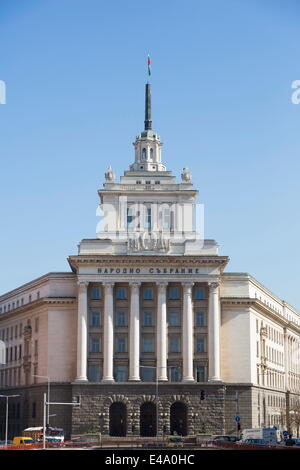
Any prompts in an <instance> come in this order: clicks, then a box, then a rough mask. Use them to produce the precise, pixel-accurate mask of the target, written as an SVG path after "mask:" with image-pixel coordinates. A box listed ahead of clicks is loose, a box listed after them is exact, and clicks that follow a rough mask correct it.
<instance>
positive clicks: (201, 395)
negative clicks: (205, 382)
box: [200, 390, 205, 400]
mask: <svg viewBox="0 0 300 470" xmlns="http://www.w3.org/2000/svg"><path fill="white" fill-rule="evenodd" d="M200 400H205V391H204V390H201V392H200Z"/></svg>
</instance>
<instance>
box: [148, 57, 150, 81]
mask: <svg viewBox="0 0 300 470" xmlns="http://www.w3.org/2000/svg"><path fill="white" fill-rule="evenodd" d="M148 75H149V76H150V75H151V62H150V56H149V54H148Z"/></svg>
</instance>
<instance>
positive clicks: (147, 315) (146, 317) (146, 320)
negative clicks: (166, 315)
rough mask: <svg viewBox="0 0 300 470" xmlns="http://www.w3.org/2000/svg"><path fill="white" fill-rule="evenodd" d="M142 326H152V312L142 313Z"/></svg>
mask: <svg viewBox="0 0 300 470" xmlns="http://www.w3.org/2000/svg"><path fill="white" fill-rule="evenodd" d="M144 326H153V315H152V312H144Z"/></svg>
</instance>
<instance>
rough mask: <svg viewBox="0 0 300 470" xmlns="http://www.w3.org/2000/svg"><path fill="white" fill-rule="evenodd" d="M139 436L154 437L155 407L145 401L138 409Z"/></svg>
mask: <svg viewBox="0 0 300 470" xmlns="http://www.w3.org/2000/svg"><path fill="white" fill-rule="evenodd" d="M140 435H141V436H156V405H155V404H154V403H152V402H151V401H147V402H145V403H143V404H142V405H141V408H140Z"/></svg>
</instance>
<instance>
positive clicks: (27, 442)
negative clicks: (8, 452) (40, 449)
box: [12, 436, 36, 446]
mask: <svg viewBox="0 0 300 470" xmlns="http://www.w3.org/2000/svg"><path fill="white" fill-rule="evenodd" d="M35 442H36V441H34V440H33V439H32V438H31V437H25V436H18V437H14V438H13V441H12V443H13V445H20V444H25V445H26V446H28V445H31V444H34V443H35Z"/></svg>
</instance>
